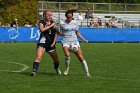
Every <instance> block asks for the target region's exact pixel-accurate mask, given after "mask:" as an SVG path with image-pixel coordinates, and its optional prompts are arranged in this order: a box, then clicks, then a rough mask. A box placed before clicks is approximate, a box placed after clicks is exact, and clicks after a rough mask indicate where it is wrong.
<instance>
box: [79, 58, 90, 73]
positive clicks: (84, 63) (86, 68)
mask: <svg viewBox="0 0 140 93" xmlns="http://www.w3.org/2000/svg"><path fill="white" fill-rule="evenodd" d="M81 63H82V65H83V67H84V70H85V72H86V73H89V70H88V66H87V62H86V61H85V60H84V61H83V62H81Z"/></svg>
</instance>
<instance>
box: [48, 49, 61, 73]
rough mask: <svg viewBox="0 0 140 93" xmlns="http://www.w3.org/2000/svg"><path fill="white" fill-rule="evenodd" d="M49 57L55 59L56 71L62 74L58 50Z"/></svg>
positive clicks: (51, 52)
mask: <svg viewBox="0 0 140 93" xmlns="http://www.w3.org/2000/svg"><path fill="white" fill-rule="evenodd" d="M49 55H50V56H51V58H52V59H53V62H54V69H55V70H56V73H57V74H61V71H60V69H59V58H58V54H57V52H56V50H53V51H50V52H49Z"/></svg>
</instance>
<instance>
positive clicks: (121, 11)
mask: <svg viewBox="0 0 140 93" xmlns="http://www.w3.org/2000/svg"><path fill="white" fill-rule="evenodd" d="M88 8H90V10H91V11H92V12H93V16H94V18H93V19H84V20H83V21H82V22H80V23H79V25H80V26H81V27H91V23H92V21H98V18H100V20H101V21H102V26H100V27H102V28H104V27H107V25H106V24H107V23H108V22H109V20H110V19H112V18H114V19H115V23H116V27H119V28H124V27H128V28H132V27H135V28H139V27H140V4H119V3H87V2H47V1H38V18H39V19H42V18H43V15H42V14H43V11H44V10H51V11H52V12H53V19H54V20H56V21H57V22H58V23H59V22H60V21H61V20H65V16H64V13H65V11H66V10H68V9H73V10H75V11H76V12H75V13H74V19H75V20H76V19H77V16H78V14H79V12H82V13H83V17H84V15H85V12H86V11H87V9H88Z"/></svg>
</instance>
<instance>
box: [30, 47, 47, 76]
mask: <svg viewBox="0 0 140 93" xmlns="http://www.w3.org/2000/svg"><path fill="white" fill-rule="evenodd" d="M44 52H45V49H44V48H43V47H38V48H37V50H36V58H35V61H34V62H33V69H32V74H31V75H32V76H35V75H36V73H37V70H38V68H39V63H40V62H41V59H42V56H43V54H44Z"/></svg>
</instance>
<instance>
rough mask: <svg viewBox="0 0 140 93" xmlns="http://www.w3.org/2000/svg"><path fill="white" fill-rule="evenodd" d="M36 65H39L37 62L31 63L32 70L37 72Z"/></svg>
mask: <svg viewBox="0 0 140 93" xmlns="http://www.w3.org/2000/svg"><path fill="white" fill-rule="evenodd" d="M38 67H39V63H38V62H34V63H33V72H37V70H38Z"/></svg>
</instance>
